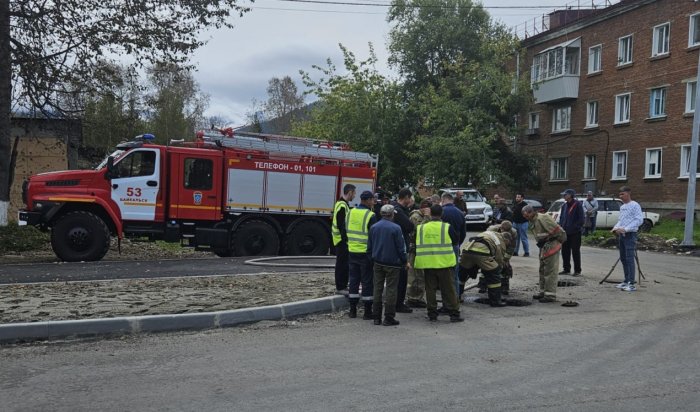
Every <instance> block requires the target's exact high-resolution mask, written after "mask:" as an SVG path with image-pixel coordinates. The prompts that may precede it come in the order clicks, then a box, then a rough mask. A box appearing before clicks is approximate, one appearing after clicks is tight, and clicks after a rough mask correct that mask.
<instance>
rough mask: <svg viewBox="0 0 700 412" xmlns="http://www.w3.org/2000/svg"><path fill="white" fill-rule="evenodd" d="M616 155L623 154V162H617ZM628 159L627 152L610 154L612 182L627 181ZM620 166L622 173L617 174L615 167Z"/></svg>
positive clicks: (621, 151) (620, 151) (619, 151)
mask: <svg viewBox="0 0 700 412" xmlns="http://www.w3.org/2000/svg"><path fill="white" fill-rule="evenodd" d="M618 154H620V155H621V154H624V155H625V156H624V161H623V162H619V161H618V160H619V159H618V156H617V155H618ZM628 157H629V151H628V150H617V151H614V152H612V180H625V179H627V160H628ZM618 165H622V173H621V174H618V170H617V166H618Z"/></svg>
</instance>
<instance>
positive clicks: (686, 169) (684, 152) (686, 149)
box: [680, 144, 700, 178]
mask: <svg viewBox="0 0 700 412" xmlns="http://www.w3.org/2000/svg"><path fill="white" fill-rule="evenodd" d="M697 160H698V161H697V166H696V168H695V172H696V174H695V176H696V177H697V172H700V154H699V155H698V159H697ZM688 176H690V145H689V144H684V145H683V146H681V174H680V177H686V178H687V177H688Z"/></svg>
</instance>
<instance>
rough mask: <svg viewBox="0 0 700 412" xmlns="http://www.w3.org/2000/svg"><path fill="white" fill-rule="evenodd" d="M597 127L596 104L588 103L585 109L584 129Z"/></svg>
mask: <svg viewBox="0 0 700 412" xmlns="http://www.w3.org/2000/svg"><path fill="white" fill-rule="evenodd" d="M597 126H598V102H597V101H593V102H588V106H587V109H586V127H597Z"/></svg>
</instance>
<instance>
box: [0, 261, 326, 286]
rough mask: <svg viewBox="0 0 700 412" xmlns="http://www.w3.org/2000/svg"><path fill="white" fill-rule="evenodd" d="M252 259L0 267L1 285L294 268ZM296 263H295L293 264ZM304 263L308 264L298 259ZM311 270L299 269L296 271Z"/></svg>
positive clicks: (39, 264)
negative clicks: (256, 263) (256, 262)
mask: <svg viewBox="0 0 700 412" xmlns="http://www.w3.org/2000/svg"><path fill="white" fill-rule="evenodd" d="M248 259H250V258H244V257H240V258H203V259H163V260H152V261H100V262H76V263H17V264H5V265H2V266H0V284H9V283H33V282H65V281H79V280H105V279H135V278H158V277H182V276H215V275H246V274H258V273H263V272H265V273H270V272H289V271H290V268H289V267H286V268H281V267H273V266H252V265H246V264H244V262H245V261H246V260H248ZM290 262H292V261H290ZM307 262H311V263H314V264H319V263H321V264H329V263H332V262H331V261H329V260H321V259H314V258H309V260H308V261H307ZM292 263H295V264H300V263H304V261H298V260H294V261H293V262H292ZM305 269H306V270H309V269H311V268H309V267H306V268H305V267H299V268H296V269H293V270H305ZM326 270H328V269H326Z"/></svg>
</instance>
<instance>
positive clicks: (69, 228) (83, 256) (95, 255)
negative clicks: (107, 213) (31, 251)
mask: <svg viewBox="0 0 700 412" xmlns="http://www.w3.org/2000/svg"><path fill="white" fill-rule="evenodd" d="M51 247H52V248H53V251H54V253H56V256H58V257H59V258H60V259H61V260H64V261H66V262H80V261H94V260H100V259H102V257H104V255H105V254H107V251H108V250H109V228H108V227H107V225H106V224H105V222H104V221H103V220H102V219H100V218H99V217H97V216H96V215H94V214H92V213H90V212H84V211H78V212H71V213H67V214H66V215H64V216H63V217H61V218H60V219H59V220H58V221H57V222H56V224H55V225H54V226H53V228H52V229H51Z"/></svg>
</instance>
